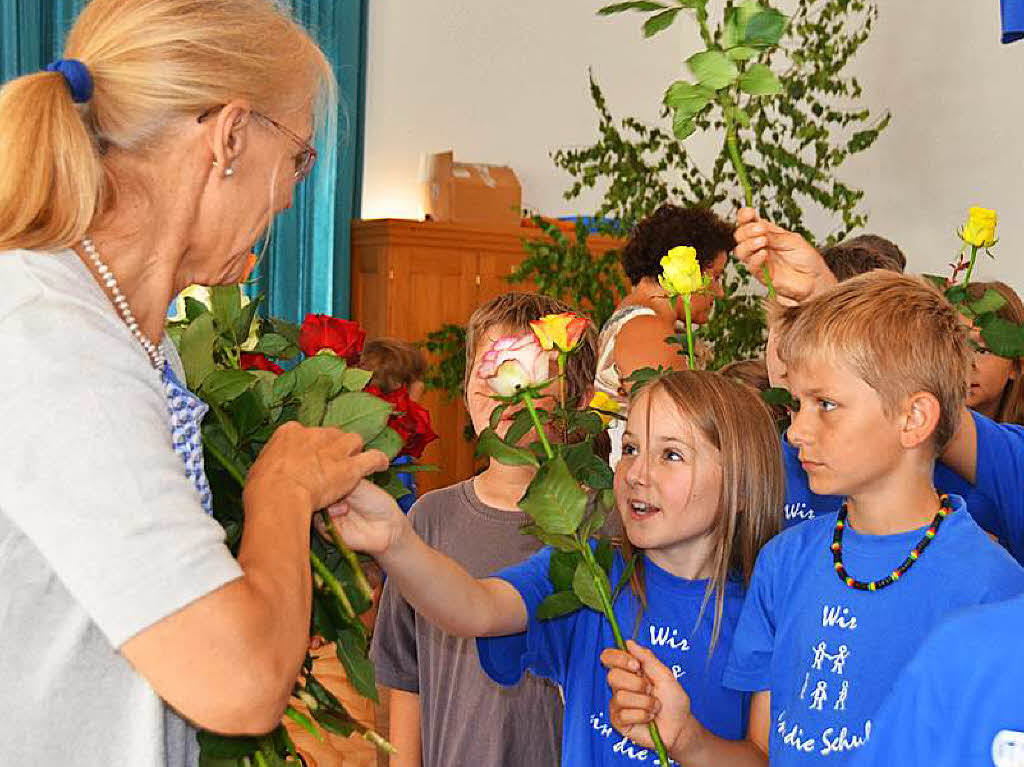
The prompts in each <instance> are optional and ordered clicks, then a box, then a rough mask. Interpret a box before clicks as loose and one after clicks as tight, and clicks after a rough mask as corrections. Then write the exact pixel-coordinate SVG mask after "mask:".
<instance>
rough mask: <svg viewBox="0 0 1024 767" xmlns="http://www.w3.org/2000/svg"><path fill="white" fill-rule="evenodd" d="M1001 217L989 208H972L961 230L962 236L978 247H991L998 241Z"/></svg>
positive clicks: (964, 239)
mask: <svg viewBox="0 0 1024 767" xmlns="http://www.w3.org/2000/svg"><path fill="white" fill-rule="evenodd" d="M998 221H999V217H998V216H997V215H996V212H995V211H994V210H989V209H988V208H978V207H974V208H971V212H970V215H969V216H968V217H967V223H966V224H964V228H963V229H962V230H961V231H960V237H961V238H962V239H963V241H964V242H966V243H967V244H968V245H973V246H974V247H976V248H991V247H992V246H993V245H995V242H996V223H998Z"/></svg>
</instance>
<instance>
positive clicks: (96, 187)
mask: <svg viewBox="0 0 1024 767" xmlns="http://www.w3.org/2000/svg"><path fill="white" fill-rule="evenodd" d="M79 109H80V108H79V107H78V106H77V105H76V104H75V103H74V100H73V99H72V95H71V91H70V90H69V84H68V81H67V80H66V79H65V77H64V75H63V74H61V73H60V72H58V71H54V72H37V73H35V74H31V75H26V76H24V77H19V78H18V79H16V80H12V81H11V82H9V83H7V84H6V85H4V86H3V88H2V89H0V251H4V250H14V249H18V248H25V249H30V248H38V249H58V248H62V247H67V246H69V245H71V244H73V243H75V242H77V241H78V240H80V239H81V238H82V237H83V236H85V233H86V231H87V230H88V228H89V225H90V224H91V223H92V220H93V217H94V216H95V214H96V212H97V210H98V208H99V206H100V201H101V197H102V194H103V185H104V170H103V165H102V163H101V162H100V156H99V150H98V147H97V145H96V141H95V139H94V138H93V137H92V136H90V135H89V131H88V130H87V129H86V126H85V123H84V122H83V119H82V115H81V114H80V112H79Z"/></svg>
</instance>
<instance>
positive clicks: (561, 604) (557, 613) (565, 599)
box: [537, 591, 583, 621]
mask: <svg viewBox="0 0 1024 767" xmlns="http://www.w3.org/2000/svg"><path fill="white" fill-rule="evenodd" d="M581 607H583V603H582V602H581V601H580V599H579V597H577V596H576V595H575V594H574V593H572V592H571V591H556V592H555V593H554V594H549V595H548V596H547V598H545V599H544V601H543V602H541V603H540V604H539V605H538V606H537V619H538V620H542V621H546V620H551V619H552V618H561V617H562V616H563V615H568V614H569V613H574V612H576V611H577V610H579V609H580V608H581Z"/></svg>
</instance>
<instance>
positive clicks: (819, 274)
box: [733, 208, 836, 303]
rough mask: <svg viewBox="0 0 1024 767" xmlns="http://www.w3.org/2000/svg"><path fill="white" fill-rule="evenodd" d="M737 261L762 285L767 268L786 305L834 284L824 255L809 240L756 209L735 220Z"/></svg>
mask: <svg viewBox="0 0 1024 767" xmlns="http://www.w3.org/2000/svg"><path fill="white" fill-rule="evenodd" d="M735 237H736V249H735V250H734V251H733V253H734V255H735V256H736V259H737V260H738V261H739V262H740V263H742V264H743V265H744V266H745V267H746V268H747V269H748V270H749V271H750V273H751V274H753V275H754V276H755V277H757V278H758V279H759V280H761V281H762V282H763V281H764V277H763V271H764V270H763V267H764V266H765V265H767V267H768V273H769V274H770V275H771V278H772V285H773V286H774V287H775V292H776V294H777V296H778V297H779V298H780V299H782V300H783V303H801V302H803V301H806V300H808V299H809V298H812V297H813V296H815V295H816V294H817V293H820V292H821V291H823V290H825V289H827V288H828V287H830V286H832V285H834V284H835V282H836V279H835V276H833V274H832V272H831V271H829V268H828V266H827V265H826V264H825V261H824V259H823V258H822V257H821V254H820V253H819V252H818V251H817V250H816V249H815V248H814V246H813V245H811V244H810V243H809V242H807V240H805V239H804V238H803V237H801V236H800V235H799V234H796V233H795V232H789V231H787V230H785V229H783V228H782V227H781V226H777V225H775V224H773V223H771V222H770V221H762V220H760V219H759V218H758V217H757V212H756V211H755V210H754V209H753V208H742V209H741V210H740V212H739V214H738V215H737V217H736V232H735Z"/></svg>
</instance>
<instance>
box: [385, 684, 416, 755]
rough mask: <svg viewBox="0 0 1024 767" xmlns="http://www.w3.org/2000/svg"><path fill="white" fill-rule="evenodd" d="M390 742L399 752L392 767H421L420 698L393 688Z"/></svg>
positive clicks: (390, 713) (389, 730) (389, 724)
mask: <svg viewBox="0 0 1024 767" xmlns="http://www.w3.org/2000/svg"><path fill="white" fill-rule="evenodd" d="M388 716H389V719H390V721H389V723H388V727H389V729H388V740H390V741H391V745H392V746H394V747H395V750H396V751H397V753H396V754H394V755H393V756H392V757H391V767H420V765H421V763H422V762H421V756H420V748H421V745H422V744H421V742H420V696H419V695H417V694H416V693H414V692H406V691H405V690H398V689H394V688H392V690H391V696H390V712H389V715H388Z"/></svg>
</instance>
